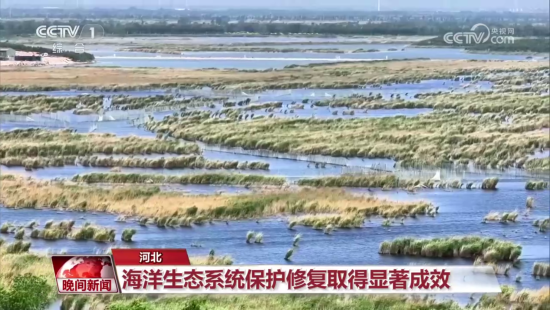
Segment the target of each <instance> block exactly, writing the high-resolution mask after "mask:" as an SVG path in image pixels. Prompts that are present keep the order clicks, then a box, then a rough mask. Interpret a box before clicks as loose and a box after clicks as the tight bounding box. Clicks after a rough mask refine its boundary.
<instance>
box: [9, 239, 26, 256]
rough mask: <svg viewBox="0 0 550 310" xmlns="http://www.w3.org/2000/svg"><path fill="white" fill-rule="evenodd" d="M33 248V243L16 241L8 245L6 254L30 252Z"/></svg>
mask: <svg viewBox="0 0 550 310" xmlns="http://www.w3.org/2000/svg"><path fill="white" fill-rule="evenodd" d="M30 248H31V243H30V242H27V241H21V240H18V241H15V242H13V243H9V244H7V245H6V253H8V254H18V253H25V252H28V251H29V249H30Z"/></svg>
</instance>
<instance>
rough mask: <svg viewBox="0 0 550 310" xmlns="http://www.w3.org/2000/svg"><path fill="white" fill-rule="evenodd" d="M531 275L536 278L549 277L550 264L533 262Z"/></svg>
mask: <svg viewBox="0 0 550 310" xmlns="http://www.w3.org/2000/svg"><path fill="white" fill-rule="evenodd" d="M532 274H533V275H534V276H536V277H550V264H549V263H548V262H535V264H534V265H533V272H532Z"/></svg>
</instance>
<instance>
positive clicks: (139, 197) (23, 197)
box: [0, 177, 427, 218]
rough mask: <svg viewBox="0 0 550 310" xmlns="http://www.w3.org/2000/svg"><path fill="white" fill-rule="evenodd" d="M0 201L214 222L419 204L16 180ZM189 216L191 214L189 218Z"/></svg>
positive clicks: (337, 192)
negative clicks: (203, 217) (201, 218)
mask: <svg viewBox="0 0 550 310" xmlns="http://www.w3.org/2000/svg"><path fill="white" fill-rule="evenodd" d="M2 187H3V189H2V194H3V195H2V197H1V199H0V201H1V202H2V203H3V204H4V205H5V206H7V207H13V208H36V207H46V208H68V209H73V210H85V211H108V212H113V213H118V214H128V215H140V216H145V217H153V216H157V217H161V216H171V215H173V214H175V213H178V214H185V213H186V210H189V209H190V208H191V207H196V211H195V214H204V215H208V216H211V217H214V218H242V217H260V216H271V215H277V214H282V213H289V214H299V213H308V214H314V213H322V212H325V213H328V212H333V213H349V212H354V213H357V212H361V213H363V214H365V215H388V216H391V215H398V214H407V213H408V212H410V210H413V209H414V208H417V207H422V206H426V205H427V203H424V202H411V203H405V202H393V201H388V200H382V199H376V198H373V197H359V196H354V195H352V194H350V193H347V192H345V191H344V190H341V189H308V188H306V189H301V190H297V191H295V190H283V189H280V190H273V191H265V192H258V193H253V194H243V195H237V196H229V195H209V196H206V195H193V196H186V195H182V194H180V193H174V192H160V191H158V188H156V187H135V186H119V187H116V188H111V189H101V188H96V187H93V186H87V185H72V184H69V183H67V184H63V183H52V182H48V181H37V180H32V179H31V180H28V179H22V178H18V177H14V178H12V179H10V178H4V180H3V181H2ZM195 214H192V215H195Z"/></svg>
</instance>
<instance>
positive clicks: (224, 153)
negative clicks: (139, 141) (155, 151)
mask: <svg viewBox="0 0 550 310" xmlns="http://www.w3.org/2000/svg"><path fill="white" fill-rule="evenodd" d="M269 46H270V47H273V45H269ZM281 47H297V46H293V45H290V46H289V45H284V46H281ZM298 47H301V48H302V47H303V48H328V47H331V46H325V45H319V46H317V45H304V46H301V45H298ZM338 48H341V49H347V50H353V49H357V48H363V49H380V50H381V51H380V52H369V53H362V54H329V55H323V54H317V53H298V54H295V55H293V53H284V54H282V55H283V56H284V57H288V58H291V57H294V58H300V57H301V58H326V57H329V56H330V57H337V56H340V57H366V56H365V55H367V56H368V57H373V58H377V57H379V58H385V57H386V56H388V58H389V59H397V58H418V57H423V58H432V59H525V55H523V56H522V55H492V54H468V53H465V52H464V51H461V50H458V49H432V48H430V49H421V48H409V47H407V46H403V45H399V44H398V45H383V46H378V45H365V44H360V45H349V44H343V45H342V46H339V47H338ZM390 48H396V49H398V51H387V49H390ZM402 48H404V49H405V50H404V51H401V49H402ZM383 50H385V51H383ZM113 52H114V53H116V54H117V55H120V56H121V57H122V56H124V55H126V56H132V55H134V56H136V55H140V53H132V52H128V53H126V54H125V53H124V52H116V51H113V50H106V49H103V50H98V51H94V54H96V55H98V56H101V55H104V56H105V55H108V54H109V53H113ZM141 54H147V53H141ZM185 54H186V55H188V53H185ZM195 54H196V55H197V57H205V58H208V57H217V56H219V55H220V54H223V55H225V56H227V55H232V56H234V57H242V56H243V55H244V53H225V52H217V53H207V52H197V53H195ZM265 54H266V55H264V54H261V55H254V57H260V56H261V57H274V54H273V53H265ZM246 55H247V57H251V53H246ZM141 56H144V55H141ZM146 56H150V54H147V55H146ZM161 56H164V55H161ZM276 57H280V55H277V56H276ZM308 62H311V61H310V60H304V63H308ZM287 64H296V62H291V63H286V64H285V62H284V61H263V60H262V61H260V60H255V61H251V60H248V61H240V60H233V61H219V60H208V59H205V60H201V61H185V60H163V59H162V57H160V59H152V60H131V59H130V60H127V59H124V60H123V59H120V60H118V59H115V60H113V59H105V60H104V61H103V60H101V59H99V60H98V63H97V65H117V66H134V67H147V66H155V67H164V66H165V67H174V68H178V67H183V68H205V67H216V68H249V69H250V68H253V69H261V68H263V69H265V68H269V67H276V66H278V67H280V66H284V65H287ZM246 66H249V67H246ZM464 84H465V83H463V82H459V81H451V80H446V81H443V80H430V81H422V82H420V83H413V84H392V85H389V86H388V85H382V86H376V87H375V86H369V85H365V86H363V87H361V88H356V89H293V90H269V91H262V92H245V91H240V90H239V91H238V92H234V93H230V94H229V95H230V96H231V99H235V100H242V99H244V98H249V97H250V98H252V99H253V100H252V101H253V102H268V101H281V102H283V109H281V110H282V111H275V112H273V113H274V117H301V118H306V117H318V118H351V117H353V118H366V117H395V116H398V115H402V116H405V117H413V116H416V115H420V114H424V113H432V110H431V109H401V110H400V109H396V110H368V111H367V112H366V113H365V111H364V110H354V115H346V116H344V115H342V112H343V111H347V110H348V109H347V108H328V107H318V108H314V107H312V106H310V104H304V108H303V109H295V110H294V113H288V111H287V113H286V114H285V113H284V110H285V109H286V110H289V109H290V107H289V106H288V105H289V104H291V103H292V102H293V101H295V102H298V103H300V102H302V100H303V99H306V98H307V99H310V100H311V101H319V100H323V99H330V98H332V97H336V98H340V97H345V96H350V95H353V94H363V95H368V94H370V93H372V94H375V95H376V94H377V93H380V94H381V95H382V96H383V98H386V99H388V98H390V96H391V94H400V95H401V97H402V98H403V99H405V100H414V95H415V94H418V93H426V92H438V91H451V90H452V91H455V92H461V91H463V92H466V91H483V90H486V89H490V88H491V86H492V85H491V83H489V82H479V83H477V84H476V85H475V86H469V87H464V86H465V85H464ZM37 93H41V94H46V95H51V96H57V97H63V96H77V95H83V94H95V95H99V94H103V95H113V94H117V95H129V96H139V97H144V96H154V95H160V94H166V93H176V91H175V90H168V91H166V90H136V91H120V92H116V93H113V92H100V91H90V90H82V91H77V90H69V91H51V92H26V93H23V92H6V93H4V95H29V94H37ZM177 93H179V94H182V95H184V96H185V95H188V96H213V95H220V94H222V95H227V94H223V93H221V92H215V91H212V90H209V89H202V90H189V91H185V90H178V91H177ZM194 109H197V110H211V111H216V110H219V109H221V104H219V103H218V104H216V105H215V108H213V109H211V108H209V107H197V108H194ZM352 110H353V109H352ZM333 111H338V112H337V114H338V115H333ZM148 113H149V112H148ZM150 113H151V114H152V115H153V116H154V117H155V118H156V119H162V118H163V117H164V116H166V115H170V114H172V113H173V111H167V112H150ZM246 113H254V114H255V115H258V116H259V115H264V116H265V115H268V114H270V113H272V112H266V111H264V110H258V111H251V112H246ZM30 117H31V118H34V121H28V120H26V119H25V118H23V119H22V120H20V121H12V122H2V123H1V124H0V125H1V126H0V128H1V130H11V129H14V128H32V127H41V128H48V129H58V128H63V127H65V126H68V127H70V128H73V129H76V130H77V131H78V132H82V133H86V132H89V131H91V129H90V128H91V127H92V125H94V130H93V131H94V132H98V133H113V134H116V135H117V136H130V135H136V136H144V137H154V136H155V134H154V133H151V132H148V131H146V130H144V129H143V128H137V127H135V126H133V125H132V124H130V123H129V122H128V121H127V120H114V121H103V122H98V121H97V115H96V116H76V115H73V114H72V111H65V112H59V113H54V114H53V115H52V114H48V115H39V114H37V115H31V116H30ZM67 124H68V125H67ZM199 145H200V146H201V148H202V151H203V156H204V157H205V158H206V159H208V160H238V161H263V162H268V163H269V164H270V170H269V171H261V170H260V171H242V173H247V174H248V173H258V174H268V175H276V176H283V177H285V178H286V179H287V180H288V181H289V182H291V183H292V182H294V181H296V180H298V179H301V178H313V177H319V176H328V175H340V174H343V173H354V172H362V171H364V170H363V169H365V170H369V169H370V168H377V169H380V170H384V171H395V172H396V173H398V175H400V176H413V177H417V176H419V175H424V174H433V173H435V171H432V170H429V171H417V170H402V169H395V166H394V164H395V162H394V161H393V160H391V159H361V158H336V157H330V156H298V155H290V154H279V153H274V152H266V151H248V150H242V149H239V148H226V147H220V146H215V145H206V144H203V143H199ZM154 156H164V157H169V156H172V155H154ZM533 156H548V153H542V154H535V155H533ZM148 157H153V156H148ZM315 162H323V163H327V165H326V166H325V168H315V165H314V164H313V163H315ZM109 170H110V169H109V168H94V167H82V166H66V167H61V168H57V167H56V168H45V169H37V170H33V171H25V170H24V169H23V168H22V167H11V168H7V167H4V166H2V173H9V172H17V173H19V174H23V175H27V176H33V177H36V178H40V179H53V178H71V177H73V176H74V175H76V174H82V173H89V172H108V171H109ZM221 171H224V170H207V171H203V170H198V169H172V170H168V169H138V168H122V172H127V173H131V172H136V173H137V172H139V173H162V174H188V173H200V172H221ZM442 176H444V177H446V178H448V179H454V178H456V179H462V180H467V181H473V182H480V181H481V180H482V179H483V178H485V177H491V176H499V177H500V181H499V184H498V190H496V191H484V190H480V189H475V190H465V189H459V190H443V189H431V190H428V189H425V190H420V191H418V192H417V193H416V194H411V193H408V192H405V191H401V190H393V191H377V190H373V191H369V190H367V189H360V188H346V189H345V190H347V191H349V192H351V193H354V194H356V195H375V196H378V197H383V198H389V199H393V200H403V201H405V200H406V201H410V200H427V201H429V202H432V203H433V204H435V205H436V206H439V214H438V215H437V216H436V217H435V218H431V217H419V218H417V219H412V218H411V219H407V220H405V222H404V225H401V224H400V223H398V222H396V223H393V224H392V225H391V226H390V227H382V226H381V219H380V218H371V219H370V220H369V221H365V224H364V227H362V228H356V229H338V230H336V231H335V232H333V234H332V235H325V234H323V232H322V231H317V230H313V229H311V228H307V227H302V226H297V227H295V230H293V231H291V230H289V229H287V221H288V218H285V217H275V218H269V219H262V220H260V221H259V223H257V222H256V221H255V220H253V221H232V222H229V224H226V223H225V222H214V223H213V224H204V225H194V226H193V227H192V228H158V227H156V226H154V225H148V226H147V227H142V226H139V225H138V224H137V223H136V222H134V221H133V220H132V219H130V220H129V221H127V222H126V223H118V222H115V219H116V215H113V214H106V213H97V214H91V213H79V212H68V211H64V212H63V213H59V212H56V211H52V210H30V209H19V210H14V209H8V208H0V222H5V221H10V222H16V223H18V224H25V223H27V222H29V221H30V220H32V219H35V220H37V221H38V222H40V223H41V224H43V223H45V222H46V221H47V220H50V219H53V220H56V221H60V220H64V219H74V220H76V222H77V223H76V225H77V226H79V225H82V224H83V223H84V222H85V221H90V222H93V223H97V224H99V225H103V226H109V227H113V228H115V229H116V230H117V232H118V235H120V232H121V231H122V230H123V229H125V228H135V229H136V230H137V234H136V235H135V236H134V242H131V243H123V242H121V241H118V240H117V241H116V242H115V243H109V244H107V243H98V242H94V241H72V240H58V241H46V240H32V247H31V250H32V251H44V252H45V251H52V252H60V251H66V252H67V253H92V252H96V251H104V250H106V249H107V248H109V247H112V246H125V247H136V248H145V247H150V248H151V247H152V248H154V247H166V248H186V249H188V250H189V253H190V255H193V256H194V255H207V254H208V252H209V251H210V249H214V250H215V251H216V254H218V255H231V256H232V257H233V259H234V262H235V264H282V263H285V260H284V259H283V257H284V255H285V253H286V251H287V250H288V249H289V248H290V247H291V245H292V239H293V238H294V236H295V235H296V234H298V233H300V234H302V240H301V241H300V246H299V247H298V249H297V250H296V251H295V253H294V256H293V258H292V262H288V263H291V264H325V265H329V264H335V265H336V264H337V265H344V264H346V265H371V264H372V265H408V264H434V265H435V264H437V265H445V264H464V265H471V264H472V263H473V262H472V261H471V260H465V259H428V258H420V257H397V256H390V255H388V256H384V255H379V254H378V247H379V245H380V243H381V242H382V241H385V240H392V239H395V238H398V237H404V236H411V237H419V238H432V237H444V236H454V235H471V234H476V235H480V236H484V237H494V238H498V239H504V240H509V241H514V242H517V243H519V244H521V245H522V247H523V251H522V256H521V264H520V265H519V266H518V267H517V268H513V269H512V271H511V274H510V276H509V277H505V276H499V281H500V283H501V284H513V285H517V286H519V287H521V288H524V287H525V288H540V287H542V286H545V285H548V284H549V283H550V282H549V280H548V279H547V278H546V279H541V280H537V279H535V278H534V277H533V276H531V274H530V273H531V268H532V265H533V263H534V262H535V261H548V260H550V256H549V242H550V240H549V239H548V238H549V237H550V233H540V232H538V229H537V228H536V227H534V226H532V223H533V221H534V220H535V219H542V218H546V217H548V215H549V212H550V195H549V194H550V191H549V190H540V191H527V190H525V189H524V187H525V181H526V180H529V179H534V178H535V177H536V178H539V177H540V176H532V175H529V174H527V173H526V172H525V171H523V170H509V171H491V170H477V169H465V170H464V171H459V172H457V171H448V172H447V171H443V172H442ZM543 177H544V176H543ZM546 178H547V176H546ZM94 186H103V187H110V186H112V185H105V184H97V185H94ZM161 190H163V191H171V192H180V193H186V194H193V195H205V194H220V193H222V194H227V195H234V194H238V193H249V192H253V191H254V189H247V188H244V187H241V186H225V185H224V186H208V185H177V184H173V185H163V186H161ZM528 196H531V197H533V198H534V199H535V208H534V209H533V210H531V211H530V212H529V213H526V212H525V210H526V208H525V200H526V198H527V197H528ZM514 210H518V211H519V212H520V214H521V215H520V217H519V220H518V221H517V222H516V223H508V224H501V223H498V222H493V223H492V222H489V223H487V224H482V223H481V221H482V219H483V217H484V216H485V215H487V214H488V213H489V212H491V211H496V212H511V211H514ZM249 230H253V231H256V232H262V233H263V234H264V244H261V245H258V244H246V242H245V236H246V233H247V232H248V231H249ZM0 237H2V238H7V239H8V240H10V241H11V240H13V235H11V234H6V235H1V236H0ZM192 244H194V245H197V244H198V245H200V247H192V246H191V245H192ZM516 275H521V276H522V278H523V281H522V283H519V284H518V283H515V281H514V280H515V278H516Z"/></svg>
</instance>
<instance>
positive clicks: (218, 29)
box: [0, 17, 550, 37]
mask: <svg viewBox="0 0 550 310" xmlns="http://www.w3.org/2000/svg"><path fill="white" fill-rule="evenodd" d="M475 23H476V21H472V22H471V23H463V22H438V23H434V22H429V21H401V22H389V23H357V22H347V23H308V24H305V23H262V22H236V23H229V22H227V21H224V20H217V19H214V20H212V21H210V22H207V23H194V22H192V21H191V20H189V19H188V18H183V17H182V18H180V19H179V20H178V22H177V23H167V22H155V23H148V22H145V21H143V20H142V21H139V22H135V21H133V22H121V21H113V20H110V21H86V20H84V21H70V22H61V21H51V20H50V21H37V20H25V21H4V22H2V23H0V34H2V35H5V36H33V35H35V31H36V28H37V27H38V26H40V25H44V24H46V25H67V24H70V25H72V26H75V25H85V24H100V25H102V26H103V28H104V29H105V34H106V35H111V36H140V35H148V36H150V35H220V34H230V33H255V34H261V35H270V34H285V35H286V34H319V35H424V36H432V35H433V36H438V35H442V34H444V33H446V32H450V31H455V32H456V31H468V30H469V29H470V28H471V27H472V25H473V24H475ZM488 26H489V27H491V28H493V27H496V28H506V27H514V31H515V33H514V35H515V36H537V37H540V36H549V35H550V30H549V28H548V25H532V24H522V25H508V24H498V25H497V24H490V25H488Z"/></svg>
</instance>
